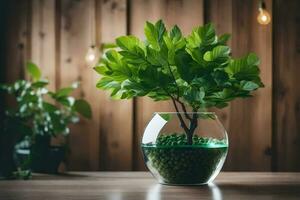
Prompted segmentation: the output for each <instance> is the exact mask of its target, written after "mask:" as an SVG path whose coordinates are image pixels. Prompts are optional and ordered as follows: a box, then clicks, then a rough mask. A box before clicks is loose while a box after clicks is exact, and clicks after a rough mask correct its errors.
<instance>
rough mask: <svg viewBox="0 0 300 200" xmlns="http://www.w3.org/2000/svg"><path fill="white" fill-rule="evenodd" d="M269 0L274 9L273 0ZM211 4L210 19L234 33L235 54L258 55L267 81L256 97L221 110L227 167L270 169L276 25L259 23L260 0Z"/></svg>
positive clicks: (208, 17)
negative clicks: (225, 129) (228, 142)
mask: <svg viewBox="0 0 300 200" xmlns="http://www.w3.org/2000/svg"><path fill="white" fill-rule="evenodd" d="M265 2H266V6H267V8H268V10H270V12H271V11H272V2H271V1H265ZM207 6H208V8H209V13H210V14H209V15H208V16H207V20H208V21H212V22H214V23H216V24H217V28H218V29H217V30H218V31H221V32H229V33H232V38H231V41H230V43H231V47H232V55H233V56H234V57H240V56H243V55H245V54H246V53H248V52H255V53H257V54H258V56H259V58H260V60H261V64H260V70H261V78H262V81H263V82H264V84H265V88H263V89H260V90H259V91H257V92H255V95H254V97H253V98H250V99H247V100H245V99H238V100H235V101H233V102H232V103H231V105H230V107H229V108H226V109H225V110H224V111H221V113H219V115H220V116H221V120H222V121H223V120H224V122H223V123H224V124H225V126H226V128H227V130H228V134H229V139H230V147H229V153H228V159H227V161H226V165H225V168H226V169H228V170H241V169H243V170H247V171H249V170H266V171H268V170H270V169H271V155H270V149H271V135H272V51H270V49H272V24H269V25H268V26H262V25H260V24H258V23H257V20H256V17H257V8H258V1H253V0H248V1H238V0H236V1H235V0H230V1H209V4H208V5H207ZM220 13H223V14H220ZM230 18H231V19H230ZM237 122H238V123H237ZM253 147H255V148H253ZM245 156H247V159H245Z"/></svg>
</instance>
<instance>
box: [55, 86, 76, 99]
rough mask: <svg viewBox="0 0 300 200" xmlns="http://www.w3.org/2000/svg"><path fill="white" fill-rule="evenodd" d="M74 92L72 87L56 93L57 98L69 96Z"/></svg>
mask: <svg viewBox="0 0 300 200" xmlns="http://www.w3.org/2000/svg"><path fill="white" fill-rule="evenodd" d="M73 91H74V88H72V87H66V88H61V89H59V90H58V91H57V92H56V93H55V97H56V98H60V97H66V96H69V95H70V94H71V93H72V92H73Z"/></svg>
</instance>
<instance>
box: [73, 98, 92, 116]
mask: <svg viewBox="0 0 300 200" xmlns="http://www.w3.org/2000/svg"><path fill="white" fill-rule="evenodd" d="M74 109H75V111H77V112H78V113H80V114H81V115H82V116H84V117H86V118H89V119H90V118H91V117H92V109H91V107H90V104H89V103H88V102H87V101H85V100H84V99H77V100H76V101H75V103H74Z"/></svg>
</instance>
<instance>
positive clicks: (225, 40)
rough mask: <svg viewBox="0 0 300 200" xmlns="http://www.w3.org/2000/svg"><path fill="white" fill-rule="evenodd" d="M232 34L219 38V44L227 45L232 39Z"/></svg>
mask: <svg viewBox="0 0 300 200" xmlns="http://www.w3.org/2000/svg"><path fill="white" fill-rule="evenodd" d="M230 37H231V36H230V34H223V35H221V36H220V37H219V38H218V43H219V44H220V45H226V43H227V41H228V40H229V39H230Z"/></svg>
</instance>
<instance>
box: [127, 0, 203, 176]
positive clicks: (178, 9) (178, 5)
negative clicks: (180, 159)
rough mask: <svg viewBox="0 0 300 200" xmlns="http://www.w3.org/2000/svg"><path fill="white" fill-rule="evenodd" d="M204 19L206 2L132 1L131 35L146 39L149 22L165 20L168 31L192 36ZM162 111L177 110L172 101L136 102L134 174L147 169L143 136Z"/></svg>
mask: <svg viewBox="0 0 300 200" xmlns="http://www.w3.org/2000/svg"><path fill="white" fill-rule="evenodd" d="M179 13H180V14H179ZM178 15H180V17H179V16H178ZM203 17H204V14H203V1H202V0H185V1H183V0H173V1H169V0H162V1H160V0H152V1H148V0H132V1H131V4H130V21H129V26H130V30H129V33H130V34H134V35H137V36H138V37H140V38H141V39H145V38H144V28H143V27H144V23H145V21H146V20H148V21H152V22H154V21H157V20H159V19H163V21H164V22H165V23H166V25H167V27H168V28H170V27H171V26H173V25H175V24H177V25H178V26H179V27H180V28H181V29H182V31H183V33H184V34H188V33H189V32H190V31H191V30H192V28H193V27H195V26H197V25H201V24H203ZM158 111H160V112H164V111H174V108H173V105H172V104H171V102H169V101H165V102H153V101H152V100H151V99H149V98H138V99H137V100H136V104H135V112H136V115H135V119H136V121H135V143H134V170H144V169H145V166H144V162H143V158H142V153H141V149H140V141H141V136H142V134H143V131H144V128H145V126H146V124H147V122H148V121H149V120H150V119H151V116H152V114H153V112H158Z"/></svg>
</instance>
